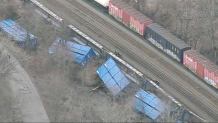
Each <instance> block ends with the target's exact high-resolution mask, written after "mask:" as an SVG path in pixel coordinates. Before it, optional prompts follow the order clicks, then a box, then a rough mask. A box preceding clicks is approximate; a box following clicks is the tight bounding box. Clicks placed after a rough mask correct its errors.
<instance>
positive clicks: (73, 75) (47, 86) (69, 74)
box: [0, 1, 151, 122]
mask: <svg viewBox="0 0 218 123" xmlns="http://www.w3.org/2000/svg"><path fill="white" fill-rule="evenodd" d="M4 2H5V1H4ZM5 4H6V3H5ZM16 6H18V9H16V12H17V15H19V18H17V19H16V22H18V23H19V24H20V25H21V26H22V27H24V28H25V29H26V30H27V31H28V32H31V33H33V34H34V35H35V36H37V37H38V42H39V46H38V48H37V49H36V50H34V51H28V55H30V56H32V62H28V61H22V62H20V64H21V65H22V66H23V68H24V69H25V70H26V72H27V73H28V74H29V77H30V79H31V80H32V82H33V83H34V85H35V87H36V89H37V91H38V93H39V95H40V97H41V99H42V102H43V105H44V107H45V110H46V112H47V114H48V117H49V120H50V121H51V122H54V121H56V122H57V121H59V122H60V121H61V122H64V121H66V122H70V121H74V122H92V121H99V122H108V121H114V122H119V121H122V122H123V121H127V122H130V121H143V122H146V121H147V122H149V121H151V120H150V119H148V118H146V117H143V116H141V115H138V114H137V113H136V112H135V111H134V110H133V109H132V108H131V105H130V103H123V102H122V101H121V102H120V103H119V102H117V101H115V99H114V98H113V97H112V96H111V93H110V92H108V90H107V89H106V88H104V87H102V88H100V89H99V90H97V91H94V92H91V93H87V92H88V91H89V90H91V89H92V88H94V87H96V86H98V85H99V83H101V80H100V78H99V77H98V76H97V74H96V72H95V70H96V69H97V68H98V67H99V66H100V65H101V64H102V63H103V62H104V60H102V59H100V58H94V59H93V60H92V61H91V63H90V65H89V66H87V67H86V68H83V67H81V66H79V65H78V64H76V63H74V62H66V60H65V57H63V56H62V57H60V56H57V55H51V54H49V53H48V48H49V46H50V45H51V43H52V42H53V41H54V40H55V38H56V37H57V36H60V37H64V38H65V39H70V38H72V37H70V36H67V35H66V31H65V30H64V31H63V30H62V31H60V29H57V28H55V27H54V26H53V25H49V24H48V23H46V21H45V19H43V18H42V17H40V16H38V15H37V14H36V13H35V12H34V11H33V10H32V9H31V8H29V6H28V5H27V6H26V5H23V4H18V5H17V4H16ZM0 8H1V6H0ZM2 19H5V17H2ZM6 83H7V82H6V81H5V80H1V84H2V86H0V92H1V94H2V95H3V96H0V100H1V101H2V102H1V103H0V106H1V107H0V109H4V108H6V107H4V106H5V105H6V104H7V102H8V101H7V100H8V98H9V99H10V95H11V94H10V93H8V92H7V91H6V90H7V88H8V90H10V89H9V86H8V85H7V84H6ZM129 100H131V99H129ZM1 104H2V105H1ZM8 104H10V103H8ZM2 111H3V110H1V111H0V114H4V115H0V121H2V120H1V118H2V119H4V117H5V116H7V115H6V114H7V113H5V112H2ZM3 121H4V120H3ZM5 121H9V120H5Z"/></svg>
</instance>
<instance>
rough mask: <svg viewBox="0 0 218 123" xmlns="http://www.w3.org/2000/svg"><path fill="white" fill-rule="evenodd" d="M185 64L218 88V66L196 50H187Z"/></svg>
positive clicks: (184, 58) (184, 57)
mask: <svg viewBox="0 0 218 123" xmlns="http://www.w3.org/2000/svg"><path fill="white" fill-rule="evenodd" d="M183 55H184V56H183V65H184V66H186V67H188V68H189V69H190V70H191V71H192V72H194V73H195V74H196V75H197V76H198V77H200V78H202V79H203V80H204V81H205V82H207V83H208V84H210V85H212V86H214V87H215V88H218V74H217V73H218V66H216V65H215V64H214V63H213V62H211V61H210V60H208V59H207V58H206V57H204V56H203V55H201V54H200V53H199V52H197V51H196V50H187V51H185V52H184V54H183Z"/></svg>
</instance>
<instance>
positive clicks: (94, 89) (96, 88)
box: [86, 84, 103, 94]
mask: <svg viewBox="0 0 218 123" xmlns="http://www.w3.org/2000/svg"><path fill="white" fill-rule="evenodd" d="M102 86H103V84H100V85H99V86H97V87H95V88H93V89H91V90H89V91H87V92H86V94H87V93H91V92H93V91H96V90H98V89H99V88H100V87H102Z"/></svg>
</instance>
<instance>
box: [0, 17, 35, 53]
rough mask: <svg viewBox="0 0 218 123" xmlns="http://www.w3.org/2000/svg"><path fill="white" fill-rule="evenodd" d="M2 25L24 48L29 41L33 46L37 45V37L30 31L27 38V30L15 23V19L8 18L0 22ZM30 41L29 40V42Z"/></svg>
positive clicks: (0, 25)
mask: <svg viewBox="0 0 218 123" xmlns="http://www.w3.org/2000/svg"><path fill="white" fill-rule="evenodd" d="M0 27H1V29H2V30H3V31H5V32H6V33H8V34H9V35H10V36H11V37H12V39H14V40H15V41H17V42H18V43H19V44H20V46H21V47H22V48H23V49H26V46H27V43H30V46H31V47H32V48H36V47H37V37H35V36H34V35H32V34H31V33H29V38H30V39H28V40H27V32H26V30H25V29H24V28H22V27H21V26H20V25H19V24H17V23H15V22H14V21H13V20H11V19H8V20H4V21H2V22H1V23H0ZM27 41H29V42H27Z"/></svg>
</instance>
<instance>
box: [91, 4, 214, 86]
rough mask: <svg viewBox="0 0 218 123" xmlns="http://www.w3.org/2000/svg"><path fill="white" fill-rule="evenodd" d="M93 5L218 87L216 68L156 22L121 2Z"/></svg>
mask: <svg viewBox="0 0 218 123" xmlns="http://www.w3.org/2000/svg"><path fill="white" fill-rule="evenodd" d="M95 2H97V3H98V4H99V5H101V6H102V7H103V8H104V9H105V10H106V11H107V9H108V13H109V14H110V15H111V16H113V17H114V18H115V19H116V20H118V21H120V22H122V23H123V24H124V25H126V26H127V27H129V28H130V29H132V30H133V31H135V32H137V33H138V34H140V35H143V36H144V38H145V39H147V40H149V41H150V42H151V43H152V44H154V45H155V46H156V47H158V48H159V49H161V50H162V51H164V52H165V53H166V54H168V55H170V56H171V57H172V58H174V59H176V60H177V61H179V62H180V63H183V64H184V65H185V66H186V67H188V68H189V69H190V70H191V71H192V72H194V73H195V74H196V75H197V76H199V77H200V78H202V79H203V80H204V81H206V82H207V83H209V84H210V85H212V86H214V87H215V88H218V66H216V65H215V64H214V63H212V62H210V61H209V60H208V59H207V58H205V57H204V56H203V55H201V54H200V53H198V52H197V51H194V50H190V49H191V47H190V46H189V45H188V44H186V43H185V42H184V41H182V40H181V39H179V38H177V37H176V36H174V35H173V34H171V33H170V32H169V31H167V30H166V29H164V28H163V27H162V26H160V25H158V24H157V23H153V20H151V19H150V18H148V17H146V16H145V15H143V14H142V13H140V12H139V11H137V10H136V9H134V8H133V7H131V6H129V5H128V4H127V3H125V2H123V1H122V0H95ZM194 52H195V53H194ZM197 53H198V54H197ZM188 56H191V58H192V60H191V61H188V60H190V58H189V57H188ZM193 59H195V60H193ZM184 60H185V61H184ZM202 71H203V72H202Z"/></svg>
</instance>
